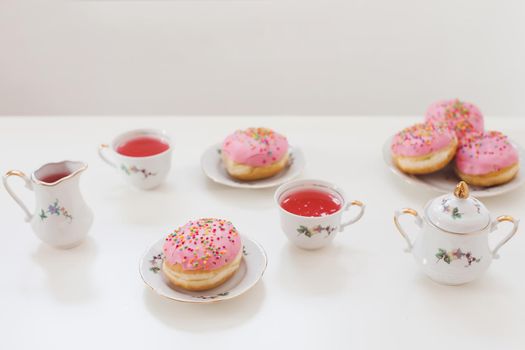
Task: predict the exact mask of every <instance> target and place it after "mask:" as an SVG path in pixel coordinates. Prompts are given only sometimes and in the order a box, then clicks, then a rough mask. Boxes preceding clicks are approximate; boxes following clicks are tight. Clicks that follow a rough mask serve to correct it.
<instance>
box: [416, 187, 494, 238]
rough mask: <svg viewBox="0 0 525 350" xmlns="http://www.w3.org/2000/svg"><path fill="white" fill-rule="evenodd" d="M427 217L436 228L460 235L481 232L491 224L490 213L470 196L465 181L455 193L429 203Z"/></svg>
mask: <svg viewBox="0 0 525 350" xmlns="http://www.w3.org/2000/svg"><path fill="white" fill-rule="evenodd" d="M426 216H427V218H428V219H429V220H430V222H431V223H432V224H433V225H434V226H436V227H438V228H440V229H442V230H444V231H448V232H451V233H459V234H462V233H463V234H464V233H471V232H476V231H481V230H483V229H484V228H486V227H487V225H488V224H489V223H490V213H489V211H488V210H487V208H486V207H485V206H484V205H483V203H481V202H480V201H479V200H477V199H476V198H474V197H470V196H469V188H468V185H467V183H466V182H464V181H461V182H460V183H459V184H458V185H457V186H456V189H455V190H454V193H449V194H445V195H443V196H440V197H437V198H435V199H433V200H432V201H431V202H429V204H428V205H427V208H426Z"/></svg>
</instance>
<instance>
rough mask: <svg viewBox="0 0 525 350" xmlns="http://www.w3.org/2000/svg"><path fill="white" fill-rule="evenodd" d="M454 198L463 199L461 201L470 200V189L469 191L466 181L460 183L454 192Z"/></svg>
mask: <svg viewBox="0 0 525 350" xmlns="http://www.w3.org/2000/svg"><path fill="white" fill-rule="evenodd" d="M454 196H456V197H458V198H461V199H466V198H468V196H469V189H468V185H467V183H466V182H465V181H460V182H459V183H458V184H457V186H456V189H455V190H454Z"/></svg>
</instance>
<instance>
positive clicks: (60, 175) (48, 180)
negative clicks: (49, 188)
mask: <svg viewBox="0 0 525 350" xmlns="http://www.w3.org/2000/svg"><path fill="white" fill-rule="evenodd" d="M69 175H71V173H70V172H69V171H62V172H57V173H54V174H49V175H44V176H42V177H40V178H39V180H40V181H41V182H45V183H48V184H51V183H53V182H57V181H58V180H60V179H62V178H64V177H66V176H69Z"/></svg>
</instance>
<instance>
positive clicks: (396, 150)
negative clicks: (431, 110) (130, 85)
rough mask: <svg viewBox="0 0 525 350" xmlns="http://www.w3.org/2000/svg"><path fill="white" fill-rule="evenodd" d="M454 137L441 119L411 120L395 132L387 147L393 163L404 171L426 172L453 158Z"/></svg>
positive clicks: (434, 169)
mask: <svg viewBox="0 0 525 350" xmlns="http://www.w3.org/2000/svg"><path fill="white" fill-rule="evenodd" d="M457 145H458V140H457V138H456V135H455V133H454V132H453V131H451V130H450V129H449V128H448V127H447V126H446V125H445V124H444V123H422V124H415V125H413V126H411V127H408V128H405V129H403V130H401V131H400V132H398V133H397V134H396V135H395V136H394V138H393V139H392V143H391V145H390V150H391V154H392V160H393V162H394V164H396V166H397V167H398V168H399V169H400V170H401V171H403V172H405V173H407V174H428V173H432V172H434V171H438V170H440V169H442V168H444V167H445V166H446V165H447V164H448V163H450V161H451V160H452V159H453V158H454V154H455V153H456V148H457Z"/></svg>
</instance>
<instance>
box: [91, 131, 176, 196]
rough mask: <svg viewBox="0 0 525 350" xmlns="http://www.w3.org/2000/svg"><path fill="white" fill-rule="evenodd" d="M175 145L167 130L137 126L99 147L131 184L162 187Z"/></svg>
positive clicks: (105, 159)
mask: <svg viewBox="0 0 525 350" xmlns="http://www.w3.org/2000/svg"><path fill="white" fill-rule="evenodd" d="M171 154H172V145H171V141H170V139H169V137H168V136H167V135H166V133H165V132H164V131H158V130H153V129H138V130H132V131H128V132H126V133H123V134H121V135H119V136H117V137H116V138H115V139H114V140H113V142H112V143H111V144H109V145H107V144H102V145H100V147H99V155H100V157H101V158H102V160H104V161H105V162H106V163H107V164H109V165H111V166H112V167H114V168H116V169H117V170H118V171H119V172H120V174H121V176H122V177H124V178H125V179H126V181H128V182H129V183H131V184H132V185H134V186H136V187H138V188H140V189H144V190H148V189H152V188H155V187H157V186H159V185H160V184H161V183H162V182H163V181H164V180H165V179H166V177H167V175H168V173H169V170H170V167H171Z"/></svg>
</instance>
